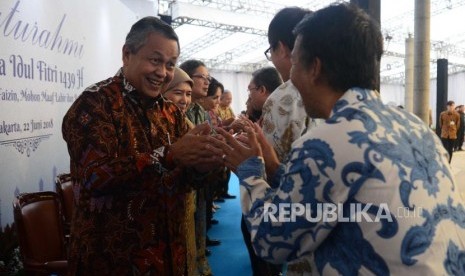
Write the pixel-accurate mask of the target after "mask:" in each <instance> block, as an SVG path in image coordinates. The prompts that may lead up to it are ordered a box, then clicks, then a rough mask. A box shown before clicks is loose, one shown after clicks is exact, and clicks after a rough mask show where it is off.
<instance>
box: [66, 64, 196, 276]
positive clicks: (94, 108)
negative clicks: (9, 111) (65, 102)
mask: <svg viewBox="0 0 465 276" xmlns="http://www.w3.org/2000/svg"><path fill="white" fill-rule="evenodd" d="M62 130H63V137H64V139H65V141H66V142H67V144H68V151H69V154H70V157H71V174H72V177H73V179H74V180H75V185H74V194H75V203H76V208H75V212H74V218H73V223H72V231H71V248H70V257H69V265H70V274H78V275H133V274H136V275H137V274H149V275H184V274H185V271H186V249H185V240H186V237H185V235H186V232H185V223H182V222H183V221H184V220H185V211H186V210H185V196H186V192H187V191H189V190H190V188H189V183H188V181H185V179H187V175H188V174H189V172H187V171H185V170H182V169H181V168H176V167H174V166H171V167H170V165H169V164H168V162H165V161H164V159H163V158H160V160H161V164H162V165H163V167H165V168H167V169H168V171H165V172H160V171H159V170H157V169H156V168H155V166H154V165H153V164H152V160H151V158H150V153H152V152H153V150H155V149H159V148H161V147H163V146H165V147H168V146H169V143H170V142H171V143H173V142H175V141H176V140H177V139H178V138H179V137H181V136H182V135H184V134H185V133H186V132H187V130H188V126H187V124H186V121H185V117H184V115H183V114H182V113H181V111H180V110H179V109H178V108H177V107H176V106H175V105H174V104H172V103H169V102H166V101H164V99H163V98H162V97H157V98H152V99H147V98H145V99H142V98H141V96H140V94H139V92H137V91H136V90H135V89H134V88H133V87H132V86H131V85H130V84H129V83H128V82H127V80H126V79H125V77H124V76H123V74H122V70H120V71H119V72H118V73H117V74H116V76H114V77H112V78H109V79H107V80H105V81H102V82H99V83H97V84H95V85H93V86H91V87H89V88H87V89H86V90H85V91H84V92H83V93H82V95H81V96H80V97H79V98H78V99H77V100H76V101H75V102H74V104H73V105H72V106H71V108H70V109H69V111H68V112H67V114H66V115H65V117H64V119H63V129H62ZM165 153H166V151H165ZM191 178H192V177H191Z"/></svg>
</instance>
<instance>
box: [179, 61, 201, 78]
mask: <svg viewBox="0 0 465 276" xmlns="http://www.w3.org/2000/svg"><path fill="white" fill-rule="evenodd" d="M200 66H203V67H205V68H206V67H207V66H205V63H203V62H202V61H200V60H197V59H189V60H186V61H184V62H183V63H181V65H179V68H181V69H182V70H184V72H186V73H187V74H188V75H189V77H191V78H192V75H193V74H195V70H196V69H197V68H199V67H200Z"/></svg>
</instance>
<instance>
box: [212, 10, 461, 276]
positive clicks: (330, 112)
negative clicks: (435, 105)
mask: <svg viewBox="0 0 465 276" xmlns="http://www.w3.org/2000/svg"><path fill="white" fill-rule="evenodd" d="M295 33H296V35H297V38H296V44H295V47H294V50H293V52H292V69H291V79H292V82H293V83H294V85H295V86H296V88H297V89H298V90H299V93H300V94H301V96H302V100H303V102H304V105H305V109H306V111H307V114H308V115H309V116H310V117H315V118H323V119H326V120H325V121H324V122H323V123H321V124H320V125H318V126H317V127H315V128H312V129H311V130H309V131H308V132H307V133H306V134H304V135H303V136H302V137H301V138H300V139H298V140H297V141H296V142H294V144H293V146H292V150H291V154H290V158H289V161H288V162H286V163H285V164H282V165H280V164H279V161H278V159H277V157H276V155H274V156H273V155H270V152H271V153H272V151H270V150H269V148H270V147H271V146H270V145H269V144H268V143H266V140H265V138H264V137H263V133H261V132H259V130H260V129H259V128H258V127H255V129H252V128H251V127H249V128H248V129H247V134H248V137H249V139H247V140H246V141H243V142H245V143H246V144H247V145H248V146H247V147H245V146H243V145H242V144H241V143H239V142H237V141H236V140H235V138H234V137H232V136H231V135H230V134H229V133H226V132H224V131H221V130H218V131H219V132H221V133H222V135H224V137H225V139H226V141H227V144H226V143H224V142H221V141H220V140H214V139H213V138H211V140H212V142H211V143H214V145H215V148H211V150H212V151H214V152H215V153H216V154H217V155H218V159H224V160H225V161H226V162H225V163H226V165H227V166H228V167H230V168H231V169H233V168H237V170H236V172H237V176H238V178H239V180H240V184H241V200H242V203H241V204H242V212H243V213H244V214H245V216H246V218H247V220H248V223H249V224H248V225H249V226H250V227H249V230H250V231H251V236H252V243H253V245H254V248H255V250H256V252H257V254H258V255H261V256H262V257H263V258H264V259H265V260H268V261H270V262H275V263H281V262H284V261H292V260H295V259H298V258H301V257H302V256H308V255H311V265H312V267H311V268H312V273H313V274H314V275H391V274H392V275H464V273H465V269H464V266H463V264H464V261H463V258H462V256H464V255H465V207H464V205H465V204H464V202H463V199H462V198H461V196H460V194H459V190H458V187H457V183H456V182H455V180H454V178H453V175H452V170H451V167H450V166H449V164H448V159H447V157H448V156H447V153H446V151H445V149H444V147H443V146H442V145H441V141H440V139H439V138H438V137H437V135H436V134H435V133H434V132H433V131H432V130H430V129H429V128H428V126H427V125H426V124H425V123H424V122H423V121H422V120H421V119H419V118H418V117H416V116H415V115H413V114H411V113H409V112H406V111H405V110H401V109H399V108H396V107H391V106H387V105H385V104H383V102H382V100H381V97H380V95H379V94H378V92H376V91H375V89H376V87H378V84H379V64H380V60H381V55H382V52H383V38H382V34H381V30H380V27H379V25H378V24H377V23H376V22H375V21H374V20H373V19H371V18H370V17H369V16H368V15H367V14H366V13H365V12H363V11H362V10H361V9H359V8H357V7H356V6H355V5H351V4H348V3H342V4H337V5H331V6H329V7H327V8H324V9H321V10H318V11H316V12H315V13H314V14H312V15H311V16H309V17H307V18H305V19H304V20H303V21H302V22H300V23H299V24H298V25H297V27H296V30H295ZM254 130H255V131H257V133H258V136H257V134H256V133H255V132H254ZM257 137H258V139H259V140H260V144H259V143H258V142H257ZM209 148H210V147H209ZM220 149H221V150H220ZM261 156H263V157H264V160H265V163H266V166H267V167H274V168H275V169H274V174H272V175H269V176H268V178H265V174H264V162H263V158H262V157H261ZM269 171H273V170H272V169H270V170H269ZM266 179H267V180H266ZM273 181H277V182H278V183H277V188H276V189H271V187H276V186H275V183H271V184H272V185H270V182H273Z"/></svg>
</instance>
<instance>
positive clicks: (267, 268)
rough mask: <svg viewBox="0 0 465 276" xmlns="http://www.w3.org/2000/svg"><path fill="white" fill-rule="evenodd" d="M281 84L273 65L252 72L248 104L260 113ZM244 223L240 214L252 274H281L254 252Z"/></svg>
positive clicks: (274, 265)
mask: <svg viewBox="0 0 465 276" xmlns="http://www.w3.org/2000/svg"><path fill="white" fill-rule="evenodd" d="M282 84H283V80H282V78H281V76H280V74H279V72H278V71H277V70H276V68H274V67H271V66H270V67H264V68H261V69H258V70H256V71H255V72H253V73H252V79H251V80H250V82H249V85H248V87H247V91H248V92H249V101H250V102H249V104H250V105H251V107H252V110H253V111H255V112H260V113H261V111H262V109H263V105H264V103H265V102H266V100H267V99H268V98H269V97H270V96H271V95H272V94H273V93H274V92H273V91H276V88H278V87H279V86H280V85H282ZM258 122H259V123H260V122H261V119H259V120H258ZM245 223H246V222H245V219H244V216H242V220H241V231H242V236H243V237H244V242H245V245H246V247H247V251H248V252H249V258H250V264H251V266H252V272H253V275H254V276H259V275H269V276H278V275H281V272H282V265H276V264H272V263H269V262H266V261H264V260H262V259H261V258H260V257H258V256H257V255H256V254H255V251H254V250H253V247H252V243H251V240H250V232H249V231H248V229H247V226H246V224H245Z"/></svg>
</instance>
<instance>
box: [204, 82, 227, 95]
mask: <svg viewBox="0 0 465 276" xmlns="http://www.w3.org/2000/svg"><path fill="white" fill-rule="evenodd" d="M218 87H219V88H220V89H221V94H223V92H224V86H223V84H222V83H221V82H219V81H218V80H217V79H215V78H213V77H212V80H211V81H210V84H209V85H208V90H207V97H208V96H213V95H215V94H216V90H218Z"/></svg>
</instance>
